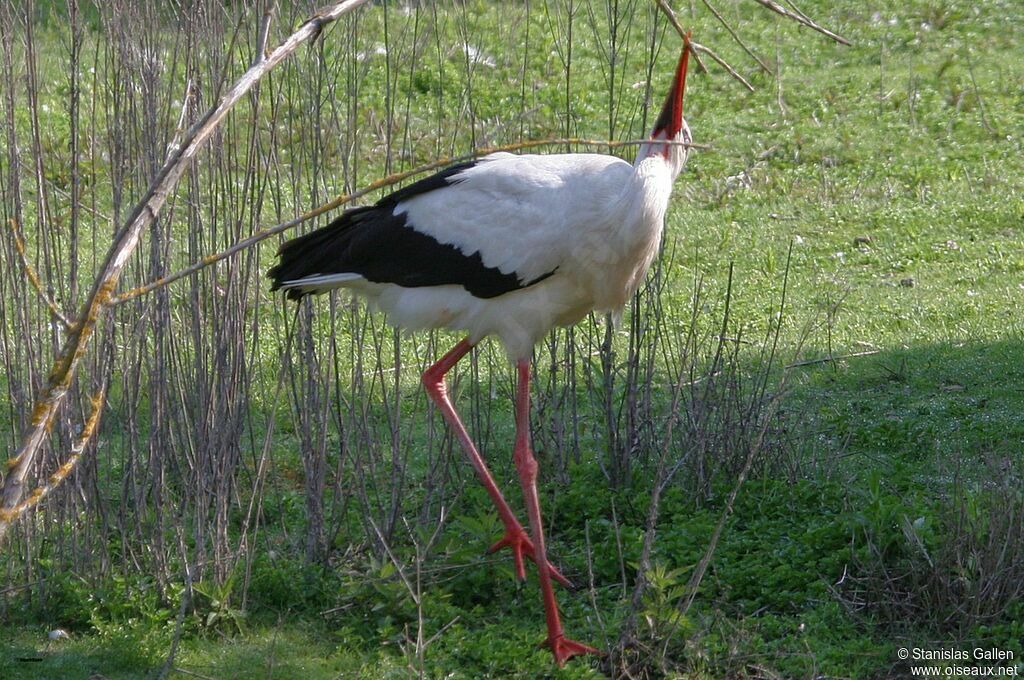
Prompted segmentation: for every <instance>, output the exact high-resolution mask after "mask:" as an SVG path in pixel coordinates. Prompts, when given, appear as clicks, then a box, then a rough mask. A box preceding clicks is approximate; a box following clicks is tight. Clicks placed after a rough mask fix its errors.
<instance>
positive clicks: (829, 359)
mask: <svg viewBox="0 0 1024 680" xmlns="http://www.w3.org/2000/svg"><path fill="white" fill-rule="evenodd" d="M881 351H882V350H880V349H869V350H865V351H863V352H853V353H851V354H840V355H839V356H827V357H821V358H820V359H807V360H806V361H798V362H796V363H795V364H789V365H788V366H786V368H799V367H801V366H814V365H815V364H827V363H830V362H833V361H840V360H842V359H856V358H857V357H869V356H871V355H872V354H878V353H879V352H881Z"/></svg>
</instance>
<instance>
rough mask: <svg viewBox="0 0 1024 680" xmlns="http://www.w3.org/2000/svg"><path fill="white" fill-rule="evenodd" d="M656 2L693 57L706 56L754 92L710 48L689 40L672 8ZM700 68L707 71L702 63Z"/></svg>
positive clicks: (743, 79) (666, 4) (752, 88)
mask: <svg viewBox="0 0 1024 680" xmlns="http://www.w3.org/2000/svg"><path fill="white" fill-rule="evenodd" d="M657 2H658V7H660V8H661V11H662V12H664V13H665V15H666V16H667V17H668V20H669V21H670V22H671V23H672V27H673V28H675V29H676V32H677V33H679V36H680V37H681V38H682V39H683V44H684V45H688V46H689V48H690V50H692V51H693V53H694V55H699V54H701V53H703V54H706V55H708V56H709V57H711V58H712V59H714V60H715V61H717V62H718V63H719V64H721V65H722V67H723V68H724V69H725V70H726V71H728V72H729V75H731V76H732V77H733V78H735V79H736V80H738V81H740V82H741V83H742V84H743V87H745V88H747V89H748V90H750V91H751V92H753V91H754V86H753V85H751V84H750V83H749V82H747V79H746V78H744V77H743V76H741V75H740V74H739V72H738V71H737V70H736V69H734V68H733V67H732V66H730V65H729V63H728V62H727V61H726V60H725V59H722V58H721V57H720V56H718V55H717V54H715V53H714V52H713V51H712V50H711V49H710V48H708V47H704V46H703V45H701V44H700V43H695V42H693V41H692V40H691V39H690V36H689V34H688V33H687V32H686V30H685V29H684V28H683V27H682V25H681V24H680V23H679V19H678V18H677V17H676V13H675V12H673V11H672V8H671V7H669V5H668V3H667V2H666V1H665V0H657ZM698 60H699V57H698ZM701 67H702V68H704V70H705V71H706V70H707V68H705V67H704V64H703V63H701Z"/></svg>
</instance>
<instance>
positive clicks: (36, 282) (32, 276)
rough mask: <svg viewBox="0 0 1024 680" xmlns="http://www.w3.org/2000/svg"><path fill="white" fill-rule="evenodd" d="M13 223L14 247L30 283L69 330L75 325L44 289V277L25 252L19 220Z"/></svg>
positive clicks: (11, 222) (13, 220)
mask: <svg viewBox="0 0 1024 680" xmlns="http://www.w3.org/2000/svg"><path fill="white" fill-rule="evenodd" d="M9 224H10V225H11V233H12V234H13V235H14V249H15V250H16V251H17V253H18V259H19V260H21V266H22V268H24V270H25V276H26V277H27V278H28V280H29V283H31V284H32V287H33V288H35V289H36V293H38V294H39V298H40V299H41V300H42V301H43V304H45V305H46V306H47V307H48V308H49V310H50V313H51V314H53V318H55V319H57V320H58V321H60V322H61V323H62V324H63V325H64V330H68V329H70V328H71V326H72V325H73V324H72V323H71V320H70V319H68V318H67V317H66V316H64V314H63V312H61V311H60V307H58V306H57V303H56V302H54V301H53V298H51V297H50V296H49V295H47V293H46V291H45V290H44V289H43V282H42V279H40V278H39V273H38V272H37V271H36V270H35V267H33V266H32V263H31V262H29V261H28V254H27V253H26V252H25V239H24V237H23V236H22V235H21V229H20V228H19V227H18V221H17V220H16V219H14V218H11V219H10V220H9Z"/></svg>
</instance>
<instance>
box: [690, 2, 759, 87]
mask: <svg viewBox="0 0 1024 680" xmlns="http://www.w3.org/2000/svg"><path fill="white" fill-rule="evenodd" d="M701 1H702V2H703V3H704V6H705V7H707V8H708V9H709V10H711V13H712V14H714V15H715V18H716V19H718V22H719V23H720V24H722V26H725V30H727V31H728V32H729V35H731V36H732V39H733V40H735V41H736V42H737V43H739V46H740V47H742V48H743V51H744V52H746V53H747V54H749V55H750V58H751V59H753V60H754V61H756V62H757V63H758V65H759V66H760V67H761V69H762V70H763V71H764V72H765V73H772V69H770V68H768V64H766V63H764V61H763V60H762V59H761V57H759V56H757V55H756V54H754V51H753V50H752V49H750V48H749V47H748V46H747V44H746V43H745V42H743V39H742V38H740V36H739V34H738V33H736V31H734V30H733V28H732V26H730V25H729V22H728V21H726V20H725V17H723V16H722V15H721V13H720V12H719V11H718V10H717V9H715V6H714V5H712V4H711V2H710V0H701Z"/></svg>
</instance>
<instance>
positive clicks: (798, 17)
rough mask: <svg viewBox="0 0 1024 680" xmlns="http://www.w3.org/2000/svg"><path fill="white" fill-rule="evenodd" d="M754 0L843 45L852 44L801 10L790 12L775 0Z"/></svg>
mask: <svg viewBox="0 0 1024 680" xmlns="http://www.w3.org/2000/svg"><path fill="white" fill-rule="evenodd" d="M754 2H756V3H757V4H759V5H761V6H762V7H767V8H768V9H770V10H771V11H773V12H775V13H776V14H778V15H780V16H783V17H785V18H787V19H791V20H793V21H795V22H797V23H798V24H801V25H803V26H806V27H807V28H811V29H814V30H815V31H817V32H818V33H821V34H822V35H827V36H828V37H830V38H832V39H833V40H835V41H836V42H837V43H840V44H842V45H850V44H851V43H850V41H849V40H847V39H846V38H844V37H843V36H841V35H838V34H836V33H833V32H832V31H830V30H828V29H827V28H825V27H824V26H820V25H818V24H816V23H814V22H813V21H811V20H810V19H809V18H807V16H806V15H804V13H803V12H801V13H799V14H796V13H794V12H790V11H789V10H788V9H786V8H785V7H783V6H782V5H780V4H779V3H777V2H775V1H774V0H754Z"/></svg>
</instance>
